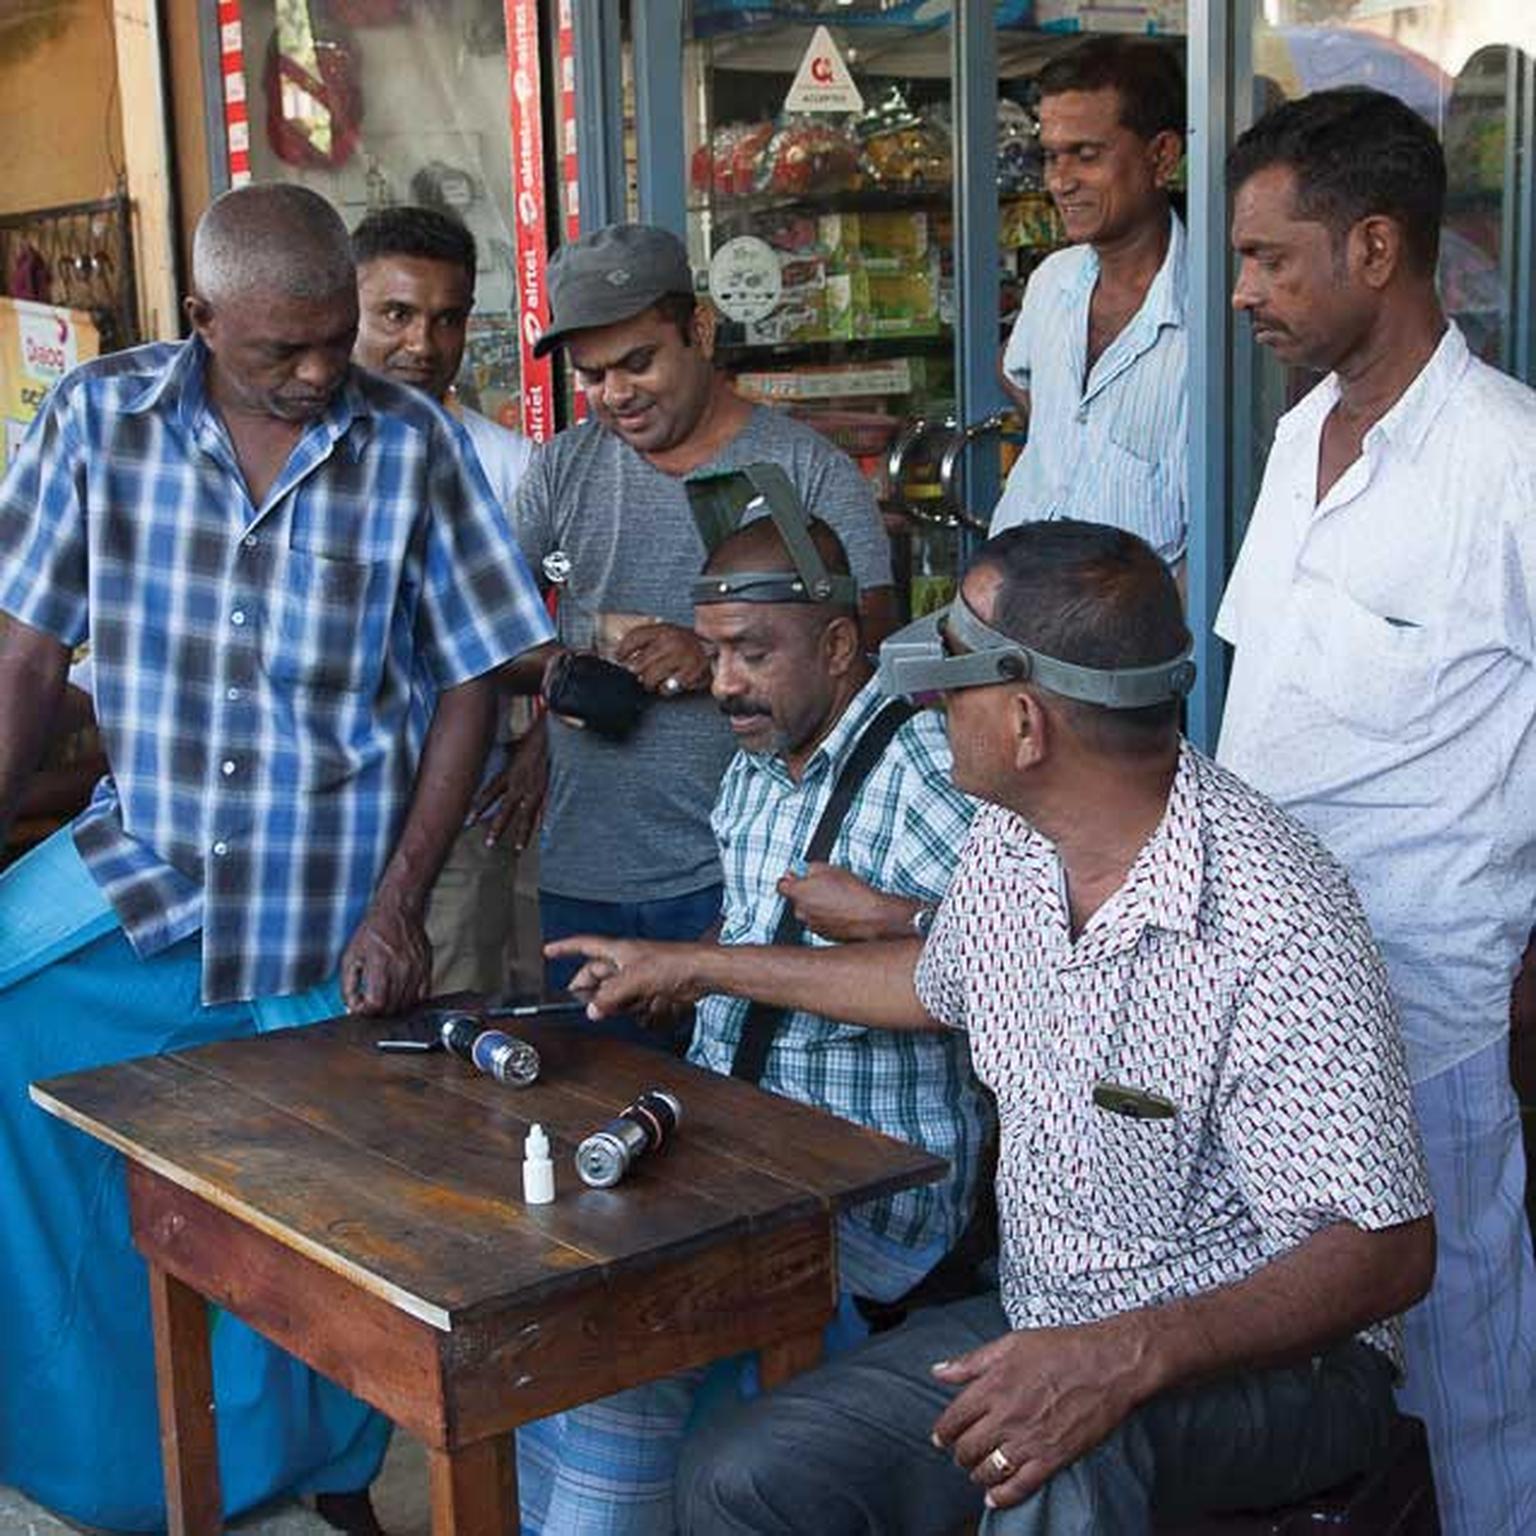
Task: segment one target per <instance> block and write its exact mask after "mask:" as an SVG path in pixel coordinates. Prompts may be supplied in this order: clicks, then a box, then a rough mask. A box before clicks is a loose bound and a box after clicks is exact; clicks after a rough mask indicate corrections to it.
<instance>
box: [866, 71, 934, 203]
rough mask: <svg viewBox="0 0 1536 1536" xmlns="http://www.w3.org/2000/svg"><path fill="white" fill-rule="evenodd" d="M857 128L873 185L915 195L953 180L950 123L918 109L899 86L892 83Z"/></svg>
mask: <svg viewBox="0 0 1536 1536" xmlns="http://www.w3.org/2000/svg"><path fill="white" fill-rule="evenodd" d="M853 127H854V132H855V134H856V135H857V136H858V140H859V143H860V145H861V146H862V158H861V163H862V166H863V170H864V174H865V176H866V177H867V178H868V180H869V182H870V184H871V185H872V186H876V187H888V188H895V189H902V190H906V191H915V190H919V189H923V188H940V187H947V186H948V185H949V184H950V182H951V181H953V179H954V145H953V144H952V142H951V138H950V131H949V125H948V124H947V123H946V122H943V121H942V120H941V119H940V118H938V117H937V116H935V115H934V114H932V113H925V112H918V111H914V110H913V109H912V108H911V107H910V106H908V105H907V99H906V97H905V95H904V94H903V93H902V90H901V87H900V86H896V85H893V86H892V87H891V88H890V90H889V91H888V92H887V93H886V95H885V96H884V97H883V98H882V99H881V100H880V101H879V102H877V103H876V104H875V105H874V106H873V107H871V108H870V109H869V111H867V112H866V113H864V115H863V116H862V117H860V118H858V119H857V120H856V121H855V123H854V125H853Z"/></svg>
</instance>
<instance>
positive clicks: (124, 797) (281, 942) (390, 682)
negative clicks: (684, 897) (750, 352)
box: [0, 341, 549, 1003]
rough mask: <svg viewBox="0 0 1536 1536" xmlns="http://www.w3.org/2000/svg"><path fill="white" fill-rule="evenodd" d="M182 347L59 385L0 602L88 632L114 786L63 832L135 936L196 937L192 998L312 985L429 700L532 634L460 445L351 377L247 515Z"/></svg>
mask: <svg viewBox="0 0 1536 1536" xmlns="http://www.w3.org/2000/svg"><path fill="white" fill-rule="evenodd" d="M206 357H207V354H206V351H205V350H204V348H203V346H202V344H201V342H198V341H191V342H187V343H184V344H180V345H154V346H148V347H140V348H137V349H135V350H133V351H129V352H123V353H118V354H117V355H115V356H113V357H109V358H106V359H103V360H101V361H99V362H95V363H89V364H87V365H86V366H85V367H83V368H80V369H78V370H77V371H76V372H74V373H72V374H70V375H69V376H68V377H67V378H66V379H64V380H63V381H62V382H61V383H60V384H59V385H58V387H57V388H56V389H55V390H54V392H53V393H52V395H51V396H50V397H49V399H48V401H47V403H46V404H45V405H44V407H43V410H42V412H41V414H40V415H39V416H38V418H37V420H36V421H35V422H34V423H33V425H32V428H31V430H30V432H29V433H28V436H27V438H26V440H25V442H24V443H23V445H22V448H21V452H20V453H19V455H18V456H17V458H16V461H15V463H14V464H13V465H12V466H11V469H10V472H9V473H8V474H7V476H6V478H5V480H4V483H3V484H0V610H4V611H5V612H7V613H9V614H12V615H14V616H15V617H16V618H18V619H20V620H22V621H23V622H25V623H27V624H30V625H33V626H34V627H36V628H38V629H42V630H45V631H47V632H48V633H49V634H51V635H54V636H55V637H57V638H58V639H59V640H62V641H63V642H64V643H65V644H68V645H74V644H77V643H78V642H79V641H81V640H83V639H84V638H85V637H86V636H87V635H89V636H90V641H91V649H92V662H93V683H92V686H93V690H94V695H95V701H96V712H97V717H98V720H99V722H100V727H101V733H102V739H103V742H104V744H105V746H106V750H107V757H108V760H109V762H110V763H111V765H112V775H111V777H110V778H107V779H103V780H102V782H101V783H100V784H99V785H98V786H97V790H96V794H95V797H94V799H93V800H92V802H91V805H90V806H89V807H88V809H87V810H86V811H85V812H84V813H83V814H82V816H81V817H80V818H79V819H78V821H77V822H76V824H75V842H76V845H77V846H78V848H79V850H80V853H81V856H82V857H83V858H84V860H85V863H86V866H87V867H88V868H89V870H90V872H91V874H92V875H93V876H94V877H95V879H96V881H97V882H98V884H99V885H100V886H101V887H102V889H103V891H104V892H105V894H106V895H107V897H108V899H109V900H110V901H111V903H112V906H113V908H114V909H115V910H116V912H117V914H118V917H119V918H120V919H121V921H122V924H123V928H124V930H125V932H126V933H127V936H128V938H129V940H130V941H131V942H132V944H133V946H134V948H135V950H136V951H137V952H138V953H139V954H140V955H144V956H148V955H151V954H154V953H156V952H157V951H159V950H161V949H164V948H166V947H167V946H169V945H171V944H173V943H175V942H177V941H178V940H179V939H182V938H184V937H186V936H187V935H188V934H190V933H194V932H196V931H198V930H199V929H201V930H202V933H203V986H202V995H203V1000H204V1001H205V1002H207V1003H219V1002H226V1001H230V1000H233V999H237V998H249V997H257V996H269V995H275V994H282V993H289V992H297V991H301V990H303V989H305V988H306V987H309V986H312V985H314V984H315V983H317V982H320V981H323V980H325V979H326V978H327V977H329V976H330V975H332V974H334V972H335V969H336V966H337V964H338V962H339V960H340V957H341V952H342V950H343V948H344V947H345V945H346V942H347V939H348V938H349V937H350V935H351V933H352V930H353V929H354V928H355V927H356V925H357V923H358V921H359V920H360V918H361V917H362V914H363V911H364V909H365V907H366V906H367V903H368V900H369V897H370V896H371V894H372V891H373V887H374V884H375V882H376V881H377V879H378V877H379V875H380V873H381V872H382V871H383V868H384V865H385V863H386V861H387V860H388V857H389V855H390V853H391V851H392V849H393V846H394V841H395V838H396V837H397V836H398V833H399V830H400V826H401V823H402V821H403V818H404V815H405V812H406V809H407V807H408V804H409V799H410V795H411V791H412V788H413V785H414V782H415V776H416V767H417V763H418V759H419V756H420V751H421V746H422V742H423V740H424V738H425V733H426V730H427V727H428V725H429V721H430V714H431V704H430V698H431V697H432V691H433V690H441V689H445V688H451V687H453V686H454V685H455V684H458V683H461V682H465V681H467V680H468V679H470V678H472V677H476V676H479V675H480V674H482V673H484V672H487V671H489V670H491V669H492V668H493V667H496V666H498V665H500V664H501V663H502V662H503V661H506V660H508V659H509V658H511V657H513V656H515V655H517V654H519V653H520V652H522V651H524V650H526V649H528V648H529V647H530V646H532V645H535V644H538V643H539V642H540V641H542V640H544V639H546V638H547V637H548V635H549V625H548V621H547V618H546V616H545V613H544V609H543V607H542V605H541V604H540V601H539V596H538V592H537V590H536V588H535V587H534V584H533V582H532V581H531V580H530V578H529V576H528V572H527V570H526V568H525V567H524V565H523V563H522V559H521V557H520V555H519V554H518V552H517V545H516V541H515V540H514V538H513V535H512V531H511V528H510V526H509V525H508V523H507V520H506V516H505V513H504V512H503V510H502V509H501V508H500V507H499V506H498V505H497V504H496V501H495V499H494V498H493V496H492V495H491V492H490V490H489V488H488V487H487V485H486V483H485V478H484V476H483V474H482V473H481V472H480V470H479V468H478V466H477V465H476V463H475V459H474V453H473V450H472V449H471V448H470V447H469V443H468V439H467V438H465V437H464V435H463V433H462V431H461V430H460V429H459V428H458V427H456V426H455V425H454V424H453V423H452V422H451V421H450V420H449V418H448V417H447V416H446V415H445V414H444V413H443V412H442V410H441V409H440V408H439V407H438V406H437V405H435V404H434V403H432V402H431V401H429V400H428V399H427V398H426V396H424V395H422V394H420V393H418V392H417V391H415V390H408V389H403V388H401V387H399V386H397V385H394V384H391V383H388V382H387V381H385V380H382V379H378V378H375V377H373V376H372V375H370V374H366V373H363V372H361V371H360V370H354V371H353V372H352V374H351V375H350V377H349V379H348V381H347V382H346V383H345V384H344V385H343V387H342V389H341V390H340V391H339V392H338V394H337V396H336V398H335V399H334V400H333V401H332V402H331V404H330V406H329V407H328V408H327V410H326V412H325V414H324V415H323V416H322V417H320V419H319V420H317V421H316V422H314V423H313V424H311V425H310V426H309V427H308V428H307V429H306V430H305V432H304V434H303V436H302V437H301V438H300V440H299V442H298V444H297V445H296V446H295V448H294V450H293V452H292V454H291V455H290V456H289V459H288V462H287V464H286V465H285V466H284V468H283V470H282V472H281V473H280V474H279V476H278V478H277V480H276V481H275V482H274V483H273V485H272V488H271V490H270V491H269V492H268V493H267V496H266V499H265V501H264V502H263V503H262V505H261V506H260V507H255V506H253V505H252V504H251V501H250V497H249V495H248V493H247V490H246V484H245V479H244V477H243V475H242V474H241V472H240V470H239V467H238V464H237V461H236V459H235V455H234V450H233V446H232V444H231V442H230V439H229V436H228V433H227V432H226V430H225V428H224V424H223V422H222V421H221V419H220V418H219V416H218V414H217V412H216V411H215V410H214V409H213V408H212V406H211V404H210V403H209V400H208V397H207V394H206V391H205V388H204V368H205V361H206Z"/></svg>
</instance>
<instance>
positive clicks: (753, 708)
mask: <svg viewBox="0 0 1536 1536" xmlns="http://www.w3.org/2000/svg"><path fill="white" fill-rule="evenodd" d="M720 713H721V714H722V715H731V716H742V715H771V714H772V713H773V711H772V710H771V709H769V707H768V706H767V705H766V704H763V703H760V702H759V701H758V700H757V699H722V700H721V702H720Z"/></svg>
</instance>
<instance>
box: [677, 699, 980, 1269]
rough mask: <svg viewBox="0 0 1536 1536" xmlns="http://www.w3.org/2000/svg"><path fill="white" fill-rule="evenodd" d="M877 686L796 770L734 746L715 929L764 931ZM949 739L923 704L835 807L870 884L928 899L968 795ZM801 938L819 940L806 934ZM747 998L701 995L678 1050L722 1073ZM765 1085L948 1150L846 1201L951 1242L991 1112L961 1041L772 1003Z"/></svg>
mask: <svg viewBox="0 0 1536 1536" xmlns="http://www.w3.org/2000/svg"><path fill="white" fill-rule="evenodd" d="M888 702H889V701H888V700H887V699H886V698H885V697H884V696H883V695H882V694H881V693H880V691H879V686H878V684H877V683H876V682H875V681H874V680H873V679H871V681H870V682H869V683H867V684H866V685H865V686H864V688H863V689H861V690H860V692H859V693H858V695H857V696H856V697H855V698H854V699H853V701H852V702H851V703H850V704H849V706H848V708H847V709H846V710H845V711H844V712H843V717H842V719H841V720H839V721H838V722H837V724H836V725H835V726H834V727H833V728H832V730H831V731H829V732H828V734H827V737H826V739H825V740H824V741H823V742H822V743H821V745H820V746H819V747H817V749H816V751H815V752H813V753H812V754H811V757H810V760H809V761H808V762H807V763H806V765H805V771H804V772H803V774H802V775H801V779H800V782H799V783H798V784H797V783H796V782H795V781H794V780H793V779H792V778H790V776H789V771H788V769H786V768H785V766H784V763H783V761H782V760H781V759H780V758H778V757H777V756H774V755H770V754H767V753H752V752H738V753H737V754H736V756H735V757H734V758H732V760H731V764H730V766H729V767H728V768H727V769H726V772H725V777H724V779H723V780H722V782H721V785H720V795H719V798H718V799H717V800H716V802H715V809H714V815H713V817H712V818H711V820H712V825H713V827H714V831H715V837H716V839H717V840H718V842H719V845H720V859H721V864H722V865H723V867H724V873H725V895H724V917H723V922H722V925H721V931H720V942H721V943H722V944H771V943H772V942H773V936H774V932H775V930H776V929H777V927H778V925H779V918H780V917H781V915H782V914H783V911H784V898H783V897H782V896H780V895H779V893H778V891H777V889H776V888H775V886H776V882H777V881H778V879H779V877H780V876H781V875H783V874H785V873H786V872H787V871H788V870H789V868H790V866H791V865H792V864H794V862H795V861H796V860H797V859H800V858H803V857H804V855H805V851H806V846H807V845H808V844H809V842H810V840H811V834H812V833H813V832H814V831H815V829H816V824H817V823H818V822H819V821H820V820H821V813H822V811H823V810H824V809H825V807H826V803H827V800H828V798H829V797H830V795H831V793H832V786H833V784H834V783H835V781H836V779H837V775H838V772H839V770H840V769H841V768H842V766H843V764H844V763H845V762H846V761H847V759H848V757H849V755H850V753H851V752H852V751H853V749H854V747H855V745H856V744H857V742H858V739H859V737H860V736H861V735H863V733H864V731H865V729H866V728H867V727H868V726H869V724H870V722H871V721H872V720H873V719H874V718H875V716H876V715H877V714H879V712H880V710H881V708H882V707H883V706H884V705H885V704H886V703H888ZM949 767H950V755H949V738H948V736H947V735H946V734H945V728H944V720H943V717H942V716H941V715H939V714H938V713H936V712H935V711H932V710H923V711H920V712H919V713H918V714H916V715H914V716H913V717H912V719H911V720H909V721H908V722H907V723H906V724H905V725H904V726H902V728H901V729H900V730H899V731H898V732H897V733H896V735H895V736H894V737H893V738H892V740H891V742H890V745H889V746H888V747H887V748H886V749H885V752H884V754H883V755H882V756H881V758H880V761H879V762H878V763H876V764H875V766H874V768H873V769H871V771H870V774H869V777H868V778H867V779H865V781H864V784H863V786H862V788H861V789H860V791H859V793H858V794H857V795H855V796H854V799H853V803H852V804H851V805H850V806H849V808H848V814H847V816H846V817H845V818H844V819H843V824H842V829H841V830H840V831H839V833H838V835H837V839H836V841H835V842H834V843H833V845H832V849H831V852H830V855H829V862H830V863H833V864H836V865H838V866H839V867H840V868H842V869H847V870H850V871H851V872H852V873H853V874H855V875H857V876H858V877H859V879H861V880H863V881H865V882H866V883H868V884H870V885H873V886H874V887H876V888H877V889H878V890H882V891H887V892H890V893H892V894H894V895H898V896H909V897H912V898H914V899H916V900H919V901H928V902H937V901H938V900H939V898H940V897H941V896H942V895H943V894H944V890H945V888H946V887H947V886H948V884H949V877H950V874H951V872H952V871H953V869H954V867H955V860H956V858H957V857H958V856H959V852H960V845H961V844H962V843H963V842H964V841H965V835H966V830H967V828H968V826H969V825H970V819H971V815H972V813H973V812H974V810H975V808H976V802H975V801H974V800H972V799H970V798H969V797H968V796H966V795H963V794H961V793H960V791H959V790H957V789H956V788H955V787H954V786H953V784H952V783H951V782H950V777H949ZM803 942H805V943H807V944H814V945H819V944H825V943H826V942H827V941H826V940H825V939H822V938H820V937H819V936H817V935H815V934H811V933H807V934H806V935H805V936H804V939H803ZM748 1007H749V1004H748V1003H747V1002H745V1001H744V1000H743V999H740V998H728V997H706V998H705V999H704V1000H703V1001H702V1002H701V1003H700V1004H699V1008H698V1022H697V1026H696V1028H695V1030H694V1037H693V1046H692V1049H691V1050H690V1052H689V1059H690V1060H692V1061H694V1062H696V1063H697V1064H698V1065H700V1066H704V1067H708V1068H710V1069H711V1070H712V1071H715V1072H729V1071H730V1070H731V1062H732V1059H733V1058H734V1056H735V1053H736V1045H737V1042H738V1041H739V1040H740V1038H741V1028H742V1024H743V1022H744V1021H745V1019H746V1016H747V1010H748ZM762 1086H763V1087H764V1088H765V1089H767V1090H769V1091H770V1092H772V1093H779V1094H783V1095H784V1096H785V1097H786V1098H791V1099H798V1100H800V1102H801V1103H803V1104H814V1105H815V1106H816V1107H817V1108H819V1109H825V1110H828V1111H830V1112H831V1113H832V1114H834V1115H841V1116H842V1117H843V1118H844V1119H846V1120H856V1121H857V1122H858V1123H859V1124H861V1125H869V1126H873V1127H875V1129H877V1130H881V1131H884V1132H885V1133H886V1134H887V1135H889V1136H899V1137H900V1138H901V1139H902V1140H904V1141H908V1142H911V1143H913V1144H914V1145H916V1146H920V1147H924V1148H926V1149H927V1150H928V1151H930V1152H933V1153H935V1154H937V1155H938V1156H939V1157H946V1158H948V1159H949V1160H950V1164H951V1167H950V1172H949V1175H948V1177H947V1178H945V1179H943V1180H941V1181H940V1182H939V1183H937V1184H930V1185H925V1186H924V1187H923V1188H921V1189H913V1190H906V1191H903V1192H902V1193H901V1194H899V1195H894V1196H892V1197H891V1198H890V1199H888V1200H881V1201H877V1202H874V1203H872V1204H870V1205H866V1206H861V1207H859V1208H858V1210H857V1212H856V1213H855V1215H856V1216H857V1218H858V1220H859V1221H860V1222H862V1223H863V1224H864V1225H865V1226H867V1227H869V1228H870V1229H871V1230H872V1231H874V1232H875V1233H877V1234H879V1235H880V1236H882V1237H887V1238H890V1239H892V1240H893V1241H895V1242H898V1243H901V1244H904V1245H906V1246H908V1247H921V1246H922V1245H924V1244H926V1243H929V1242H932V1241H934V1240H935V1239H942V1241H943V1244H944V1246H945V1247H946V1248H947V1247H948V1246H949V1245H950V1244H952V1243H953V1242H954V1241H955V1239H956V1238H957V1237H958V1236H959V1235H960V1232H961V1230H962V1229H963V1228H964V1226H965V1223H966V1220H967V1218H968V1216H969V1215H970V1210H971V1203H972V1194H973V1191H974V1188H975V1183H976V1165H977V1158H978V1154H979V1152H980V1148H981V1142H982V1139H983V1136H984V1133H985V1129H986V1126H987V1125H988V1124H989V1123H990V1116H989V1113H988V1111H987V1110H986V1109H985V1107H984V1101H983V1096H982V1094H981V1092H980V1090H979V1089H978V1087H977V1085H976V1080H975V1078H974V1076H973V1075H972V1073H971V1067H970V1061H969V1054H968V1052H967V1050H966V1048H965V1041H964V1040H963V1039H958V1038H955V1037H948V1038H946V1037H945V1036H944V1035H940V1034H927V1035H917V1034H912V1035H908V1034H896V1033H894V1032H892V1031H890V1030H882V1029H866V1028H864V1027H863V1026H862V1025H856V1024H840V1023H838V1022H837V1021H836V1020H835V1019H827V1018H822V1017H820V1016H819V1015H817V1014H811V1013H789V1014H786V1015H785V1017H784V1018H783V1020H782V1022H781V1025H780V1028H779V1032H778V1034H777V1035H776V1036H775V1038H774V1043H773V1048H772V1049H771V1050H770V1051H769V1053H768V1061H767V1065H766V1067H765V1069H764V1071H763V1078H762Z"/></svg>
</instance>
